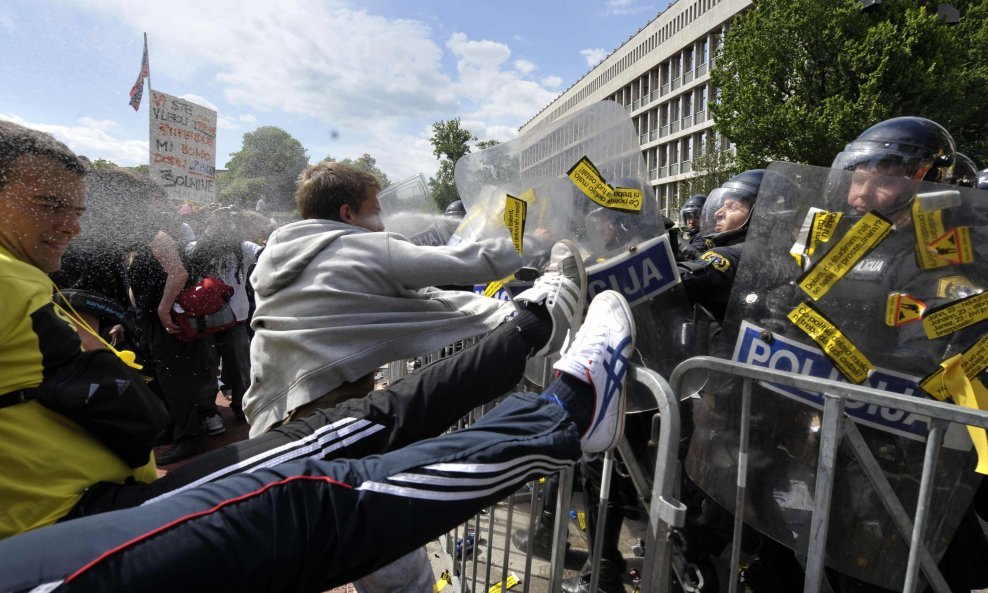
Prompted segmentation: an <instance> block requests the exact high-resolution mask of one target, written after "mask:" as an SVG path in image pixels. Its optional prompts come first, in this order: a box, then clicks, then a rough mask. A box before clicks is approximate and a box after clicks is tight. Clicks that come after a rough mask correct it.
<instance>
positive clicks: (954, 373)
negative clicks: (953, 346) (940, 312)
mask: <svg viewBox="0 0 988 593" xmlns="http://www.w3.org/2000/svg"><path fill="white" fill-rule="evenodd" d="M983 341H984V338H982V339H981V340H978V343H977V344H976V345H978V344H981V342H983ZM979 348H983V346H979ZM968 350H969V351H970V349H968ZM966 354H967V353H966V352H964V353H961V354H957V355H955V356H952V357H950V358H948V359H947V360H945V361H943V362H941V363H940V368H938V369H937V370H936V371H934V372H933V373H931V374H930V375H928V376H927V377H925V378H924V379H923V380H922V381H920V387H922V388H923V390H924V391H926V392H927V393H929V394H930V395H932V396H933V397H936V398H937V399H939V400H941V401H942V400H944V399H946V398H948V397H950V398H952V399H953V400H954V402H955V403H956V404H957V405H959V406H963V407H965V408H971V409H973V410H988V389H985V386H984V384H983V383H982V382H981V380H980V379H978V378H971V376H970V375H969V374H968V371H969V369H968V368H965V366H966V365H965V360H966V358H967V356H966ZM979 356H980V354H979ZM967 433H968V435H969V436H970V437H971V442H972V443H974V449H975V451H977V453H978V466H977V467H976V468H975V470H974V471H976V472H978V473H979V474H988V433H986V432H985V429H983V428H980V427H977V426H968V427H967Z"/></svg>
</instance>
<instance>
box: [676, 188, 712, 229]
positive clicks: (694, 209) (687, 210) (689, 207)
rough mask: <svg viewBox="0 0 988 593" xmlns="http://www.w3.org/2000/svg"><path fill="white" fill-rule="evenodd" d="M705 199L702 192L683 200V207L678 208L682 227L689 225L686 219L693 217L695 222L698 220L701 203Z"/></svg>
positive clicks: (701, 208) (701, 209)
mask: <svg viewBox="0 0 988 593" xmlns="http://www.w3.org/2000/svg"><path fill="white" fill-rule="evenodd" d="M706 201H707V196H705V195H703V194H697V195H695V196H690V197H689V198H687V199H686V201H685V202H683V207H682V208H680V209H679V217H680V219H681V220H682V224H683V227H684V228H688V227H689V223H688V222H687V221H689V220H692V219H695V220H697V222H699V220H700V214H701V213H702V212H703V203H704V202H706Z"/></svg>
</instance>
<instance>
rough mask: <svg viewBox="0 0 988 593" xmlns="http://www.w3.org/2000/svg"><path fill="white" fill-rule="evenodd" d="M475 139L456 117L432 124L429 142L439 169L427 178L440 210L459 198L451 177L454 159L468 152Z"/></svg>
mask: <svg viewBox="0 0 988 593" xmlns="http://www.w3.org/2000/svg"><path fill="white" fill-rule="evenodd" d="M476 140H477V138H476V137H474V135H473V134H472V133H470V130H467V129H465V128H463V127H461V126H460V118H458V117H457V118H454V119H451V120H440V121H437V122H436V123H434V124H432V136H431V137H430V138H429V142H431V143H432V154H434V155H436V158H438V159H439V170H438V171H437V172H436V176H435V177H432V178H431V179H429V189H430V190H432V198H433V199H434V200H435V201H436V204H437V205H438V206H439V210H440V211H442V210H445V209H446V206H449V205H450V204H452V203H453V202H455V201H456V200H459V199H460V195H459V194H458V193H457V192H456V181H455V180H454V178H453V171H454V167H455V166H456V161H458V160H460V158H461V157H463V156H466V155H468V154H470V144H469V143H470V142H476Z"/></svg>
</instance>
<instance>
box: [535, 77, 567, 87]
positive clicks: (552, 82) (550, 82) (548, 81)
mask: <svg viewBox="0 0 988 593" xmlns="http://www.w3.org/2000/svg"><path fill="white" fill-rule="evenodd" d="M539 82H541V83H542V86H544V87H547V88H550V89H554V88H556V87H558V86H559V85H561V84H563V79H562V78H560V77H558V76H545V77H543V78H542V80H540V81H539Z"/></svg>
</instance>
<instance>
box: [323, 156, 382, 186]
mask: <svg viewBox="0 0 988 593" xmlns="http://www.w3.org/2000/svg"><path fill="white" fill-rule="evenodd" d="M323 161H324V162H330V163H337V162H338V163H341V164H344V165H349V166H351V167H355V168H357V169H360V170H361V171H366V172H367V173H370V174H371V175H373V176H374V177H376V178H377V180H378V181H380V182H381V189H384V188H385V187H388V186H389V185H391V180H390V179H388V176H387V174H385V172H384V171H382V170H380V169H378V168H377V159H375V158H374V157H372V156H371V155H369V154H367V153H366V152H365V153H364V154H362V155H360V157H359V158H358V159H357V160H353V159H343V160H341V161H337V160H336V159H335V158H333V157H331V156H327V157H326V158H324V159H323Z"/></svg>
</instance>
